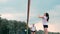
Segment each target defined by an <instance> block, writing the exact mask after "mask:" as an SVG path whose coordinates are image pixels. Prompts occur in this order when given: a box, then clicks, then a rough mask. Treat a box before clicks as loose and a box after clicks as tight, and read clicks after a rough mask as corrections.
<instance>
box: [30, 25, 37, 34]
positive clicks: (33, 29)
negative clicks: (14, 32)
mask: <svg viewBox="0 0 60 34" xmlns="http://www.w3.org/2000/svg"><path fill="white" fill-rule="evenodd" d="M35 32H36V27H35V26H34V24H33V25H32V27H31V34H35Z"/></svg>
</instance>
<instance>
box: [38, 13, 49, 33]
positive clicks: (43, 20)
mask: <svg viewBox="0 0 60 34" xmlns="http://www.w3.org/2000/svg"><path fill="white" fill-rule="evenodd" d="M39 18H42V22H43V27H44V33H45V34H48V21H49V14H48V13H44V16H39Z"/></svg>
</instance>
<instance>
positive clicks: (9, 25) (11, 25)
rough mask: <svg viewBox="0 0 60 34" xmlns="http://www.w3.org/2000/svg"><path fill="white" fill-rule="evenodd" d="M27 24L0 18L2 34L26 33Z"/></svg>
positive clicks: (0, 33) (0, 31)
mask: <svg viewBox="0 0 60 34" xmlns="http://www.w3.org/2000/svg"><path fill="white" fill-rule="evenodd" d="M25 29H26V22H22V21H16V20H7V19H2V18H1V17H0V34H22V33H23V32H24V33H25Z"/></svg>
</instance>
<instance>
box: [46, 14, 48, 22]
mask: <svg viewBox="0 0 60 34" xmlns="http://www.w3.org/2000/svg"><path fill="white" fill-rule="evenodd" d="M46 17H47V21H49V14H48V13H46Z"/></svg>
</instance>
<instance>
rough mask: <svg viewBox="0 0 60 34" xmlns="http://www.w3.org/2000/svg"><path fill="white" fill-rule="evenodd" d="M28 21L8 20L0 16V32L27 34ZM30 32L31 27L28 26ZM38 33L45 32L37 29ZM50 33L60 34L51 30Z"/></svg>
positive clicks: (29, 32)
mask: <svg viewBox="0 0 60 34" xmlns="http://www.w3.org/2000/svg"><path fill="white" fill-rule="evenodd" d="M26 25H27V24H26V22H22V21H16V20H7V19H2V18H1V17H0V34H26V33H27V31H25V30H26V29H27V26H26ZM28 34H31V30H30V28H28ZM36 34H44V32H43V31H42V30H39V31H36ZM49 34H60V33H53V32H49Z"/></svg>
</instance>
